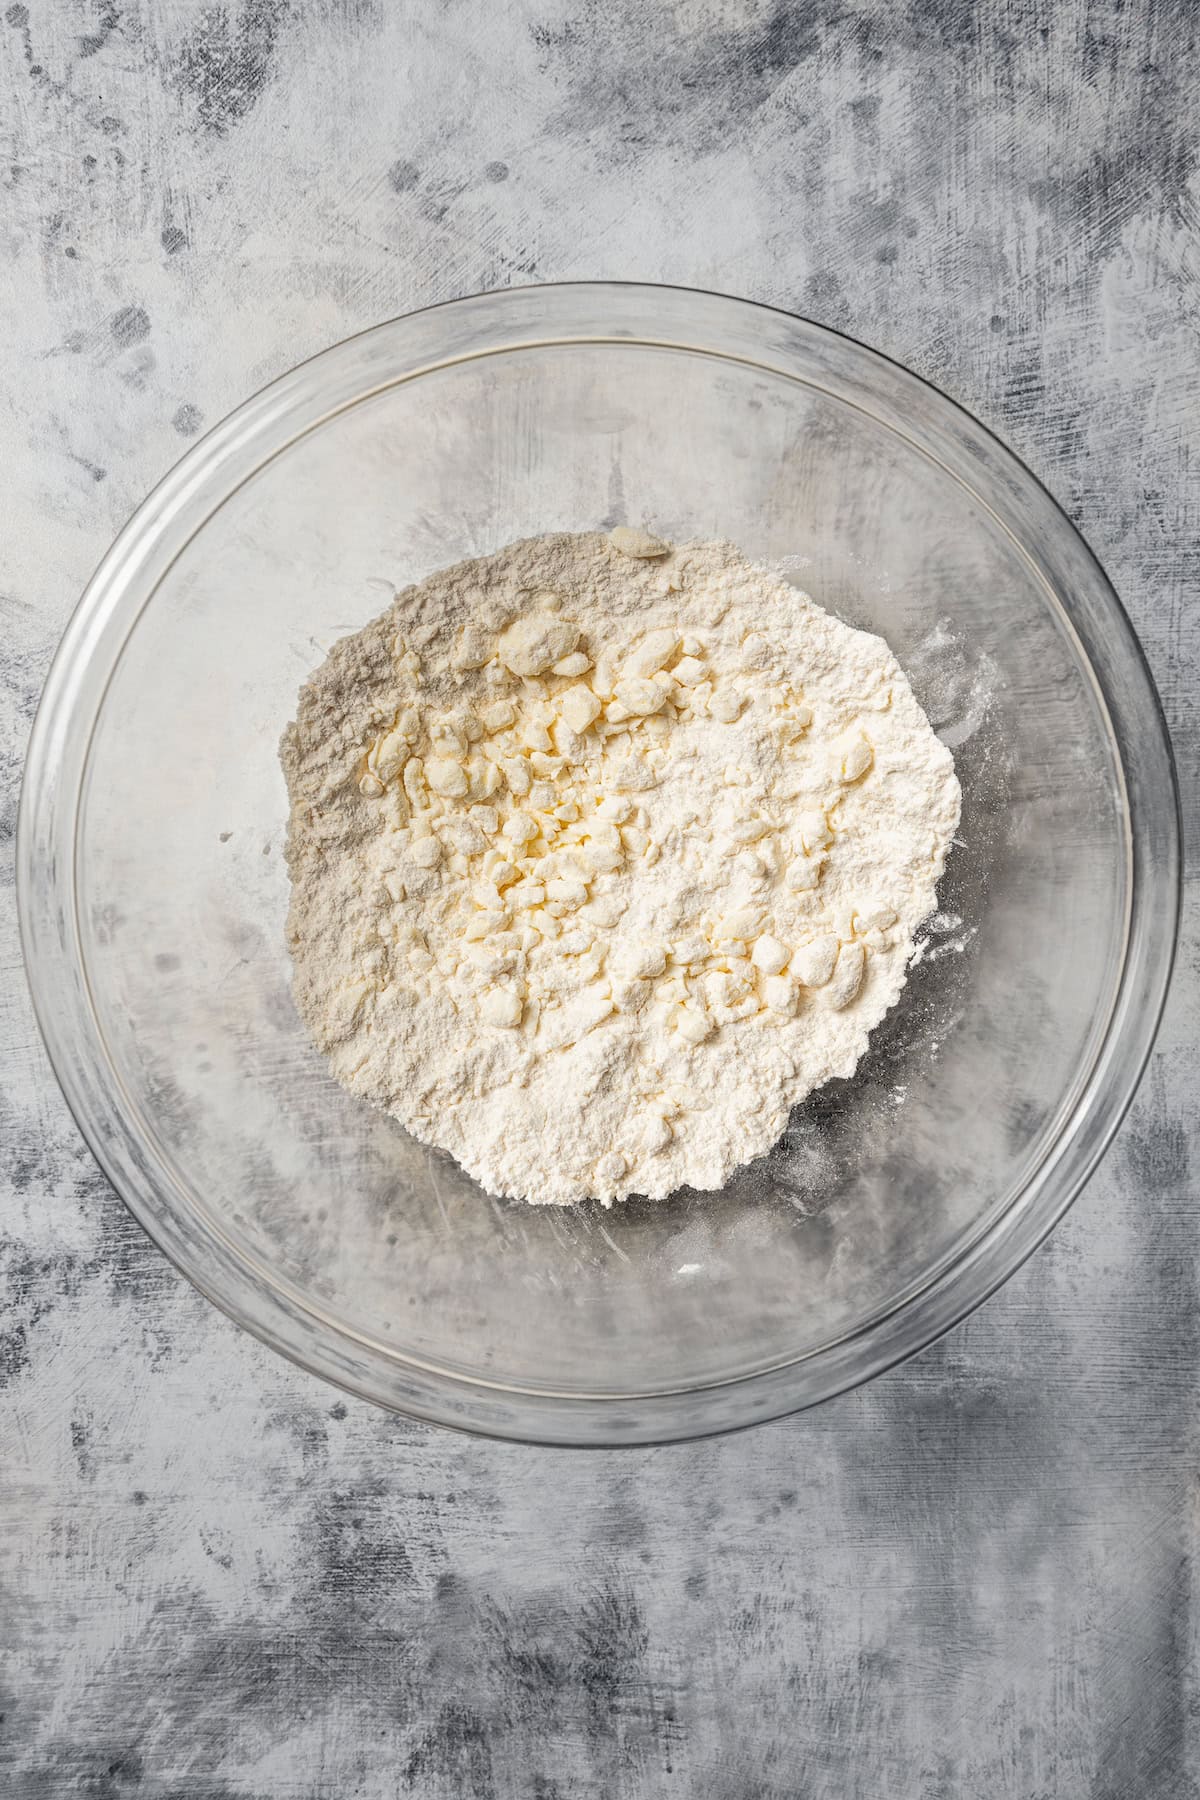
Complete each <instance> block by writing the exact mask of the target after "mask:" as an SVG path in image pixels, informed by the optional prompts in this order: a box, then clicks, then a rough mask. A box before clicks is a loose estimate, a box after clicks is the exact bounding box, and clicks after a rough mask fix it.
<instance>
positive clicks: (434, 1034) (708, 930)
mask: <svg viewBox="0 0 1200 1800" xmlns="http://www.w3.org/2000/svg"><path fill="white" fill-rule="evenodd" d="M281 756H282V761H283V767H284V772H285V775H286V778H287V785H288V792H289V796H290V800H291V817H290V822H289V829H288V841H287V859H288V866H289V869H290V872H291V878H292V883H293V888H292V904H291V911H290V914H289V920H288V941H289V945H290V948H291V951H292V955H293V957H294V960H295V993H296V1000H297V1004H298V1007H299V1010H300V1013H301V1015H302V1016H303V1018H304V1020H305V1022H306V1024H307V1026H308V1028H309V1030H310V1032H311V1033H312V1036H313V1038H314V1040H315V1042H316V1044H317V1045H318V1047H319V1048H320V1049H321V1050H322V1051H324V1052H325V1054H326V1055H327V1056H328V1058H329V1061H330V1064H331V1066H332V1069H333V1073H334V1074H335V1076H336V1077H337V1079H338V1080H339V1081H340V1082H342V1083H343V1084H344V1085H345V1086H346V1087H348V1088H349V1089H350V1090H351V1091H352V1092H353V1093H356V1094H360V1095H362V1096H364V1097H365V1098H367V1099H369V1100H372V1101H374V1102H375V1103H376V1104H377V1105H379V1106H381V1107H384V1108H385V1109H386V1110H387V1111H388V1112H390V1113H392V1114H394V1115H395V1116H396V1117H397V1118H398V1119H400V1120H401V1121H402V1122H403V1123H404V1125H406V1126H407V1127H408V1129H409V1130H410V1131H412V1132H413V1133H414V1134H415V1135H416V1136H417V1137H418V1138H420V1139H422V1140H423V1141H425V1142H427V1143H431V1144H436V1145H440V1146H442V1147H443V1148H445V1149H447V1150H449V1151H451V1152H452V1153H453V1155H455V1156H456V1157H457V1158H458V1160H459V1161H460V1162H461V1163H462V1164H463V1165H464V1167H465V1168H466V1169H467V1170H469V1172H470V1173H471V1174H472V1175H473V1176H475V1177H476V1178H477V1179H478V1180H479V1181H480V1182H481V1183H482V1184H483V1186H484V1187H485V1188H487V1189H488V1190H489V1191H491V1192H494V1193H500V1194H506V1195H513V1196H517V1197H521V1198H524V1199H527V1200H530V1201H534V1202H539V1203H559V1204H565V1203H568V1202H571V1201H577V1200H581V1199H584V1198H585V1197H588V1196H594V1197H597V1198H599V1199H600V1200H602V1201H604V1202H605V1203H611V1202H612V1201H613V1200H616V1199H623V1198H625V1197H626V1196H628V1195H629V1194H630V1193H641V1194H646V1195H650V1196H653V1197H660V1196H662V1195H665V1194H668V1193H670V1192H671V1191H672V1190H673V1189H675V1188H677V1187H680V1186H682V1185H684V1184H689V1185H691V1186H693V1187H696V1188H704V1189H713V1188H718V1187H720V1186H722V1185H723V1183H724V1182H725V1181H726V1179H727V1178H728V1176H729V1175H730V1174H731V1172H732V1171H733V1170H734V1169H735V1168H736V1167H737V1166H738V1165H739V1164H742V1163H745V1162H747V1161H749V1160H750V1159H751V1158H752V1157H754V1156H757V1155H759V1154H761V1153H762V1152H764V1151H765V1150H767V1149H769V1148H770V1146H771V1145H772V1144H773V1143H774V1142H775V1141H776V1140H777V1139H778V1137H779V1136H780V1134H781V1132H782V1131H783V1129H784V1127H785V1125H786V1123H787V1118H788V1113H789V1109H790V1108H791V1107H792V1106H793V1105H794V1104H795V1103H796V1102H797V1101H798V1100H800V1099H802V1098H803V1096H804V1095H805V1094H807V1093H808V1092H809V1091H810V1090H811V1089H812V1088H814V1087H816V1086H818V1085H819V1084H820V1083H822V1082H825V1081H828V1080H829V1079H830V1077H832V1076H847V1075H850V1074H852V1073H853V1071H854V1068H855V1066H856V1064H857V1063H858V1061H859V1058H860V1057H861V1056H862V1053H863V1051H864V1050H865V1048H866V1045H867V1038H868V1034H869V1032H870V1031H871V1029H872V1028H873V1026H875V1025H876V1024H877V1023H878V1021H879V1020H880V1019H881V1018H882V1017H883V1015H884V1013H885V1012H887V1010H888V1008H889V1007H890V1006H892V1005H893V1003H894V1002H895V1000H896V998H897V996H898V995H899V993H900V990H901V988H902V987H903V985H904V981H905V974H906V969H907V966H908V962H909V958H910V956H911V954H912V950H913V938H914V933H915V931H916V929H917V927H918V926H919V925H920V924H921V922H922V921H923V920H924V919H925V918H926V917H927V916H928V915H929V914H930V913H931V912H932V911H933V909H934V906H935V904H936V893H935V890H936V884H937V881H938V878H939V876H940V874H941V871H942V866H943V863H944V860H945V856H946V852H947V848H948V846H949V844H950V841H951V838H952V837H953V834H954V830H955V827H956V825H957V823H958V815H959V799H960V797H959V787H958V782H957V779H956V777H955V774H954V765H953V759H952V757H951V754H950V752H949V751H948V750H947V749H946V748H944V746H943V745H942V744H941V743H939V741H938V739H937V738H936V737H935V736H934V733H933V730H932V728H931V727H930V725H929V723H928V721H927V719H926V718H925V715H924V714H923V712H922V711H921V709H920V707H919V706H918V705H917V702H916V700H915V699H914V698H913V694H912V691H911V689H910V688H909V685H908V682H907V681H906V680H905V678H904V676H903V674H902V673H901V671H900V669H899V667H898V666H897V663H896V661H895V659H894V657H893V656H892V654H891V652H890V651H889V649H888V648H887V645H886V644H885V643H884V642H883V641H882V640H881V639H880V638H877V637H872V636H869V635H868V634H866V633H864V632H860V631H854V630H852V629H851V628H850V627H848V626H846V625H843V624H840V623H839V622H838V621H837V620H835V619H833V618H831V617H830V616H829V615H828V614H827V613H825V612H823V611H822V610H821V609H820V608H819V607H817V606H816V605H814V603H813V602H812V601H811V600H810V599H809V598H808V597H807V596H806V595H804V594H802V593H800V592H799V591H797V590H796V589H795V588H792V587H789V586H788V585H787V584H786V583H785V582H783V581H781V580H779V579H778V578H777V577H775V576H773V575H772V574H770V573H768V572H767V571H766V570H764V569H761V568H756V567H753V566H751V565H750V564H749V563H747V562H746V561H745V560H744V559H743V558H742V557H741V556H740V555H739V553H738V552H737V550H736V549H734V548H733V547H732V546H731V545H729V544H687V545H681V546H679V547H678V548H671V547H670V546H669V545H666V544H664V543H662V542H660V541H659V540H657V539H655V538H653V537H651V536H650V535H649V534H648V533H646V532H643V531H634V530H630V529H628V528H625V527H621V528H618V530H617V531H615V532H613V533H611V534H610V535H609V536H608V537H605V536H602V535H599V534H595V533H588V534H580V535H553V536H546V537H541V538H533V539H528V540H526V541H524V542H522V543H517V544H512V545H510V546H509V547H508V548H507V549H505V550H502V551H500V552H498V553H497V554H496V555H494V556H490V557H486V558H482V559H480V560H478V561H473V562H466V563H461V564H459V565H458V566H457V567H455V568H451V569H446V570H443V571H441V572H440V573H439V574H436V575H433V576H431V577H430V578H429V579H428V580H426V581H424V582H422V583H420V584H419V585H418V586H416V587H411V588H408V589H406V590H405V591H404V592H402V593H400V594H399V595H397V597H396V600H395V603H394V605H393V606H392V607H390V608H389V610H388V611H387V612H386V613H384V614H383V615H382V616H381V617H380V618H378V619H375V620H374V621H373V622H372V623H371V624H369V625H367V626H365V627H364V628H363V629H362V630H361V631H359V632H356V633H355V634H354V635H352V636H350V637H346V638H343V639H342V640H341V641H340V642H338V643H337V644H335V645H334V647H333V649H332V650H331V651H330V653H329V656H328V657H327V659H326V661H325V662H324V664H323V665H322V667H321V668H320V669H319V670H318V671H317V673H316V674H315V675H314V676H313V677H312V678H311V680H310V681H309V682H308V683H307V684H306V685H305V687H304V688H303V689H302V690H301V693H300V700H299V706H298V711H297V716H296V719H295V721H294V723H292V724H291V725H289V726H288V728H287V730H286V731H285V733H284V736H283V742H282V746H281Z"/></svg>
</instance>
